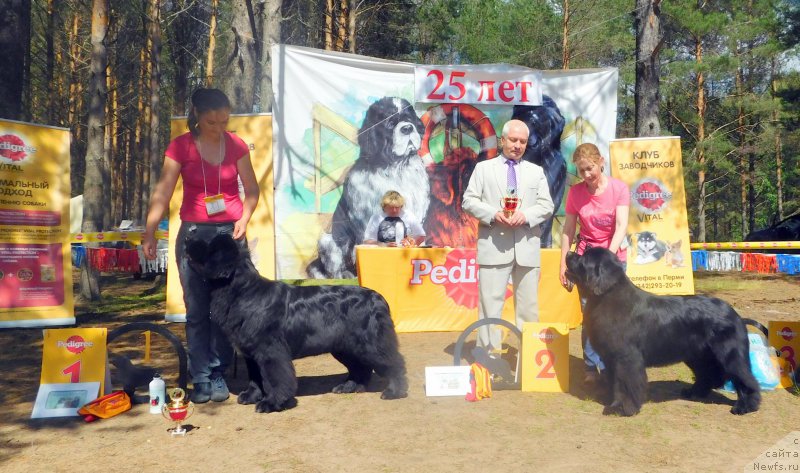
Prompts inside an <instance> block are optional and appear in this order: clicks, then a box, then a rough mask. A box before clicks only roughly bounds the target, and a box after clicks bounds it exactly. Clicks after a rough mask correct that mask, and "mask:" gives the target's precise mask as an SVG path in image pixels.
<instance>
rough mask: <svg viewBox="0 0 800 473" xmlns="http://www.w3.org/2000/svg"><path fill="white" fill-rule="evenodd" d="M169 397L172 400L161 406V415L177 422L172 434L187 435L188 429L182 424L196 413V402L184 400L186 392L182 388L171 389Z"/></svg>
mask: <svg viewBox="0 0 800 473" xmlns="http://www.w3.org/2000/svg"><path fill="white" fill-rule="evenodd" d="M169 398H170V399H171V400H172V401H171V402H170V403H164V405H163V406H161V415H163V416H164V418H165V419H167V420H170V421H172V422H175V428H174V429H172V435H186V429H184V428H183V426H182V425H181V424H182V423H183V421H185V420H186V419H188V418H189V417H191V416H192V414H194V403H193V402H192V401H184V399H185V398H186V392H184V390H183V389H181V388H175V389H173V390H171V391H170V392H169Z"/></svg>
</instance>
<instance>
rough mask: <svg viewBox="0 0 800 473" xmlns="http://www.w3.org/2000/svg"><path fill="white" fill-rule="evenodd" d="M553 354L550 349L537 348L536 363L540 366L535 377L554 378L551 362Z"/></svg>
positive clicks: (554, 373)
mask: <svg viewBox="0 0 800 473" xmlns="http://www.w3.org/2000/svg"><path fill="white" fill-rule="evenodd" d="M554 358H555V356H554V355H553V352H552V351H550V350H539V351H538V352H536V364H537V365H539V366H541V367H542V370H541V371H539V374H537V375H536V377H537V378H555V377H556V372H555V371H553V362H554V361H555V360H554Z"/></svg>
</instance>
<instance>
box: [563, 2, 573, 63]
mask: <svg viewBox="0 0 800 473" xmlns="http://www.w3.org/2000/svg"><path fill="white" fill-rule="evenodd" d="M563 5H564V17H563V18H562V20H561V68H562V69H564V70H566V69H569V58H570V54H569V30H570V25H569V20H570V16H571V15H570V13H571V12H570V9H569V0H564V2H563Z"/></svg>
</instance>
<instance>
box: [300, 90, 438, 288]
mask: <svg viewBox="0 0 800 473" xmlns="http://www.w3.org/2000/svg"><path fill="white" fill-rule="evenodd" d="M423 131H424V128H423V126H422V120H420V119H419V117H417V114H416V112H415V111H414V107H413V106H412V105H411V103H409V102H408V100H405V99H402V98H399V97H384V98H382V99H380V100H378V101H376V102H374V103H373V104H372V105H370V106H369V108H368V109H367V113H366V116H365V117H364V122H363V123H362V124H361V129H360V130H359V131H358V145H359V147H360V152H359V155H358V159H357V160H356V162H355V163H354V164H353V167H352V168H351V169H350V171H349V172H348V173H347V177H345V181H344V186H343V190H342V197H341V198H340V199H339V203H338V204H337V205H336V210H335V211H334V212H333V220H332V221H331V229H330V232H325V233H323V234H322V236H321V237H320V239H319V242H317V258H316V259H314V260H313V261H312V262H311V263H309V265H308V267H307V268H306V273H307V274H308V275H309V276H310V277H312V278H317V279H326V278H334V279H336V278H352V277H355V275H356V260H355V245H358V244H360V243H361V242H362V241H364V230H365V229H366V227H367V222H369V219H370V217H372V216H373V215H375V214H376V213H378V212H380V211H381V198H382V197H383V194H385V193H386V191H390V190H395V191H397V192H399V193H400V194H401V195H402V196H403V198H404V199H405V201H406V204H405V206H404V207H405V208H406V209H407V210H409V211H411V213H413V214H414V216H415V217H417V218H418V219H424V218H425V215H426V214H427V212H428V203H429V201H430V182H429V181H428V173H427V171H426V170H425V165H424V164H423V162H422V158H421V157H420V156H419V155H418V154H417V151H419V148H420V144H421V142H422V133H423Z"/></svg>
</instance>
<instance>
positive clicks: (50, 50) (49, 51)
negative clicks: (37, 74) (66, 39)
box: [44, 0, 58, 125]
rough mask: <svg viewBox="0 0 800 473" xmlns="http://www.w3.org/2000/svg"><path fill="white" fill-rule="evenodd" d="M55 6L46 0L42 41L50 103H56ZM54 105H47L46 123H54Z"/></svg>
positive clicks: (55, 108)
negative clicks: (45, 20) (45, 19)
mask: <svg viewBox="0 0 800 473" xmlns="http://www.w3.org/2000/svg"><path fill="white" fill-rule="evenodd" d="M55 18H56V15H55V8H54V6H53V0H47V29H46V31H45V32H44V41H45V70H44V74H45V83H46V84H47V91H48V93H47V95H48V97H47V103H49V104H51V105H55V104H57V103H58V102H57V97H56V92H57V90H58V88H57V87H56V84H55V81H54V80H53V78H54V77H55V67H56V52H55V34H56V31H55V29H56V27H55ZM57 108H58V107H56V106H51V107H47V118H46V120H47V123H48V124H50V125H53V124H54V123H55V118H56V112H57Z"/></svg>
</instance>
